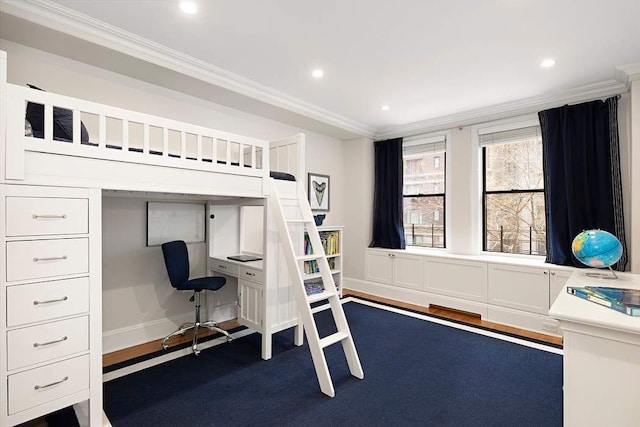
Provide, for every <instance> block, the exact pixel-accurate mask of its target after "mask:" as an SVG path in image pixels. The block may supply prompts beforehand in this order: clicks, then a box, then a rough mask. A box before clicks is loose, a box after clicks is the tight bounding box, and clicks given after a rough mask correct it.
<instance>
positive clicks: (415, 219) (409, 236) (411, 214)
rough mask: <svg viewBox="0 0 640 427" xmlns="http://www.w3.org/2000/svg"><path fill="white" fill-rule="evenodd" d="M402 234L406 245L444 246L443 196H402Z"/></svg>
mask: <svg viewBox="0 0 640 427" xmlns="http://www.w3.org/2000/svg"><path fill="white" fill-rule="evenodd" d="M403 218H404V234H405V241H406V244H407V245H410V246H427V247H433V248H444V197H443V196H426V197H404V199H403Z"/></svg>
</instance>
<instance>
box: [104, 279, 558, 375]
mask: <svg viewBox="0 0 640 427" xmlns="http://www.w3.org/2000/svg"><path fill="white" fill-rule="evenodd" d="M343 294H344V296H349V295H352V296H354V297H362V298H366V299H368V300H372V301H377V302H380V303H384V304H391V305H394V306H396V307H400V308H407V309H409V310H414V311H418V312H420V313H426V314H433V315H436V316H440V317H445V318H448V319H452V320H457V321H461V322H465V323H468V324H471V325H478V326H482V327H484V328H489V329H492V330H495V331H499V332H506V333H509V334H514V335H519V336H522V337H525V338H529V339H534V340H538V341H542V342H546V343H550V344H558V345H562V338H560V337H556V336H552V335H545V334H540V333H537V332H532V331H528V330H526V329H519V328H514V327H511V326H506V325H501V324H499V323H494V322H488V321H486V320H482V319H481V318H480V316H479V315H477V314H473V313H467V312H464V311H458V310H452V309H449V308H445V307H437V306H430V307H423V306H419V305H414V304H408V303H404V302H399V301H395V300H391V299H387V298H381V297H377V296H374V295H369V294H366V293H364V292H358V291H352V290H349V289H345V290H344V292H343ZM220 326H221V327H222V328H223V329H233V328H235V327H237V326H240V325H239V324H238V322H237V321H236V320H229V321H227V322H222V323H221V324H220ZM212 333H213V332H211V331H209V330H205V331H201V332H200V336H201V337H205V336H207V335H210V334H212ZM191 339H192V335H191V334H187V335H185V336H184V337H180V336H178V337H174V338H172V339H171V340H170V341H169V344H170V345H177V344H181V343H184V342H190V341H191ZM161 342H162V340H155V341H151V342H148V343H145V344H140V345H137V346H134V347H129V348H125V349H123V350H119V351H115V352H113V353H108V354H105V355H104V356H102V365H103V366H104V367H107V366H111V365H114V364H116V363H120V362H125V361H127V360H130V359H134V358H136V357H139V356H144V355H146V354H149V353H153V352H156V351H158V350H160V349H162V345H161Z"/></svg>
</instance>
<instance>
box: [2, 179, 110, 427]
mask: <svg viewBox="0 0 640 427" xmlns="http://www.w3.org/2000/svg"><path fill="white" fill-rule="evenodd" d="M0 212H2V217H3V221H1V222H2V223H1V224H0V238H1V239H2V242H1V245H0V257H1V258H2V259H3V262H2V264H3V267H2V268H1V269H0V271H1V273H0V285H1V292H0V306H1V307H2V311H3V312H5V313H6V315H3V316H0V317H1V318H0V377H1V378H0V395H1V396H2V399H0V425H2V426H3V427H4V426H12V425H15V424H19V423H22V422H24V421H28V420H31V419H33V418H36V417H39V416H42V415H45V414H47V413H50V412H52V411H55V410H58V409H61V408H64V407H67V406H70V405H73V404H75V403H78V402H81V401H84V400H89V412H90V420H89V421H90V423H91V425H95V426H97V425H99V424H100V423H101V422H102V342H101V339H102V338H101V337H102V325H101V317H102V314H101V312H102V310H101V287H102V286H101V276H102V273H101V258H102V255H101V226H100V224H101V191H100V190H91V189H79V188H60V187H41V186H25V185H0ZM5 396H6V398H5Z"/></svg>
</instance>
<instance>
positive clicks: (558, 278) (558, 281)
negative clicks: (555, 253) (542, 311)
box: [549, 270, 573, 308]
mask: <svg viewBox="0 0 640 427" xmlns="http://www.w3.org/2000/svg"><path fill="white" fill-rule="evenodd" d="M572 273H573V272H572V271H566V270H551V271H550V272H549V274H550V276H549V308H551V306H552V305H553V303H554V302H555V300H556V298H558V295H560V291H562V288H564V285H565V283H567V280H569V277H571V274H572Z"/></svg>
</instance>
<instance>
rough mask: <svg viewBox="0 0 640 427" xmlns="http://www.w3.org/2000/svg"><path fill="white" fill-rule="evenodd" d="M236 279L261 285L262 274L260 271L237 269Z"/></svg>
mask: <svg viewBox="0 0 640 427" xmlns="http://www.w3.org/2000/svg"><path fill="white" fill-rule="evenodd" d="M238 278H242V279H246V280H251V281H252V282H258V283H263V282H264V272H262V271H261V270H256V269H254V268H246V267H239V268H238Z"/></svg>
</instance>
